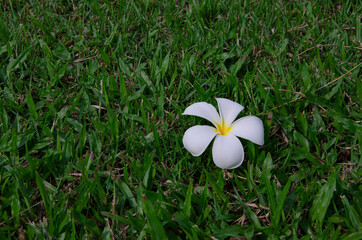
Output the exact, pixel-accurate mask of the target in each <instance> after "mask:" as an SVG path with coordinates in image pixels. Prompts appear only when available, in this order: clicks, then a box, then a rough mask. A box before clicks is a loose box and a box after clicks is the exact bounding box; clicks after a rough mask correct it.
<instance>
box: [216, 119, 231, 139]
mask: <svg viewBox="0 0 362 240" xmlns="http://www.w3.org/2000/svg"><path fill="white" fill-rule="evenodd" d="M231 129H233V127H232V126H228V125H227V124H225V123H224V121H222V122H221V124H216V128H215V132H217V133H218V134H220V135H223V136H226V135H228V134H229V132H230V131H231Z"/></svg>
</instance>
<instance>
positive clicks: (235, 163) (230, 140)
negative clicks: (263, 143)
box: [212, 134, 244, 169]
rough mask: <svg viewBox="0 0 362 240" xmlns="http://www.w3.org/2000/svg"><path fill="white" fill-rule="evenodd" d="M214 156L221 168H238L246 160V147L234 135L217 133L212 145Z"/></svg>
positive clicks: (215, 161)
mask: <svg viewBox="0 0 362 240" xmlns="http://www.w3.org/2000/svg"><path fill="white" fill-rule="evenodd" d="M212 158H213V160H214V163H215V164H216V166H218V167H219V168H224V169H233V168H237V167H239V166H240V165H241V163H242V162H243V161H244V148H243V145H241V142H240V140H239V139H238V138H237V137H235V136H234V135H231V134H229V135H227V136H222V135H217V136H216V138H215V141H214V146H213V147H212Z"/></svg>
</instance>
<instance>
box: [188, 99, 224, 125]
mask: <svg viewBox="0 0 362 240" xmlns="http://www.w3.org/2000/svg"><path fill="white" fill-rule="evenodd" d="M182 115H193V116H197V117H202V118H205V119H207V120H209V121H210V122H212V123H213V124H214V125H215V126H216V124H217V123H218V122H219V121H220V115H219V114H218V112H217V111H216V108H215V107H214V106H212V105H211V104H209V103H206V102H198V103H194V104H192V105H191V106H189V107H187V108H186V110H185V111H184V113H183V114H182Z"/></svg>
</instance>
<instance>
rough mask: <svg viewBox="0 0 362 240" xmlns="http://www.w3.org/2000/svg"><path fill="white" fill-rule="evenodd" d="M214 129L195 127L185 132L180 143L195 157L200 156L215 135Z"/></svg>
mask: <svg viewBox="0 0 362 240" xmlns="http://www.w3.org/2000/svg"><path fill="white" fill-rule="evenodd" d="M216 134H217V133H216V131H215V128H213V127H210V126H201V125H196V126H193V127H191V128H189V129H187V130H186V132H185V134H184V137H183V139H182V142H183V144H184V146H185V148H186V149H187V150H188V151H189V152H190V153H191V154H192V155H193V156H195V157H197V156H200V155H201V154H202V153H203V152H204V151H205V149H206V148H207V146H208V145H209V143H210V142H211V140H212V139H213V138H214V137H215V135H216Z"/></svg>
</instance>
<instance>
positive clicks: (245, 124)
mask: <svg viewBox="0 0 362 240" xmlns="http://www.w3.org/2000/svg"><path fill="white" fill-rule="evenodd" d="M232 127H233V128H232V130H231V132H230V133H231V134H234V135H236V136H238V137H241V138H244V139H247V140H250V141H252V142H253V143H256V144H259V145H263V144H264V125H263V122H262V121H261V120H260V118H258V117H255V116H247V117H243V118H240V119H239V120H237V121H235V122H234V123H233V125H232Z"/></svg>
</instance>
